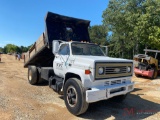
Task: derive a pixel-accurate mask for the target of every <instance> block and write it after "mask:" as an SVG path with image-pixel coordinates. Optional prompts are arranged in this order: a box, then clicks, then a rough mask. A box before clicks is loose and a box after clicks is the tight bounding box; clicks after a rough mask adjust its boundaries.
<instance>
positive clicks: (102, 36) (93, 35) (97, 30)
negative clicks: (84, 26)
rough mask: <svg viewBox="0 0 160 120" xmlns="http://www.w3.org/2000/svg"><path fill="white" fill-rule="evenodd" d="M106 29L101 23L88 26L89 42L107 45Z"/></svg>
mask: <svg viewBox="0 0 160 120" xmlns="http://www.w3.org/2000/svg"><path fill="white" fill-rule="evenodd" d="M107 33H108V32H107V30H106V29H105V27H104V26H102V25H95V26H91V27H90V28H89V35H90V39H91V42H93V43H97V44H100V45H107V43H108V42H107Z"/></svg>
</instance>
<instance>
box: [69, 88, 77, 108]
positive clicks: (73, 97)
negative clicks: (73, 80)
mask: <svg viewBox="0 0 160 120" xmlns="http://www.w3.org/2000/svg"><path fill="white" fill-rule="evenodd" d="M77 97H78V94H77V91H76V89H75V88H74V87H73V86H69V87H68V89H67V102H68V104H69V106H71V107H75V106H76V104H77Z"/></svg>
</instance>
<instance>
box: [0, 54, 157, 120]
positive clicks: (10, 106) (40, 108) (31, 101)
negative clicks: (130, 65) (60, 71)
mask: <svg viewBox="0 0 160 120" xmlns="http://www.w3.org/2000/svg"><path fill="white" fill-rule="evenodd" d="M133 81H135V90H134V91H133V92H131V94H130V95H128V97H127V98H126V99H125V100H124V101H123V102H122V103H115V102H112V101H110V100H105V101H100V102H97V103H92V104H90V106H89V109H88V111H87V112H86V113H85V114H83V115H80V116H78V117H76V116H74V115H72V114H70V113H69V112H68V110H67V109H66V107H65V104H64V101H63V96H60V95H58V94H57V93H55V92H54V91H53V90H52V89H50V88H49V87H48V83H47V82H44V83H43V84H40V85H37V86H33V85H30V84H29V83H28V80H27V69H24V68H23V61H22V60H21V61H18V60H15V58H14V56H11V55H4V54H3V55H2V61H1V62H0V120H63V119H64V120H82V119H99V120H102V119H116V120H124V119H126V120H128V119H133V120H135V119H147V120H159V119H160V79H155V80H152V81H151V80H149V79H146V78H136V77H133Z"/></svg>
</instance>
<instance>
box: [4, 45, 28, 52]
mask: <svg viewBox="0 0 160 120" xmlns="http://www.w3.org/2000/svg"><path fill="white" fill-rule="evenodd" d="M29 48H30V46H28V47H24V46H20V47H19V46H16V45H14V44H7V45H6V46H4V48H2V52H4V53H15V52H16V53H17V52H18V53H23V52H27V51H28V49H29Z"/></svg>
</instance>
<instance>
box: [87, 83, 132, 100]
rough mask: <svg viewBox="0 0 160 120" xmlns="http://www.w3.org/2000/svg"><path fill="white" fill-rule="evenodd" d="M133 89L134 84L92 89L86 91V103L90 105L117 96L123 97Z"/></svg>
mask: <svg viewBox="0 0 160 120" xmlns="http://www.w3.org/2000/svg"><path fill="white" fill-rule="evenodd" d="M133 89H134V82H132V83H124V84H119V85H109V86H100V87H94V88H92V89H91V90H87V91H86V102H88V103H92V102H96V101H100V100H105V99H109V98H112V97H114V96H118V95H125V94H127V93H129V92H131V91H132V90H133Z"/></svg>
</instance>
